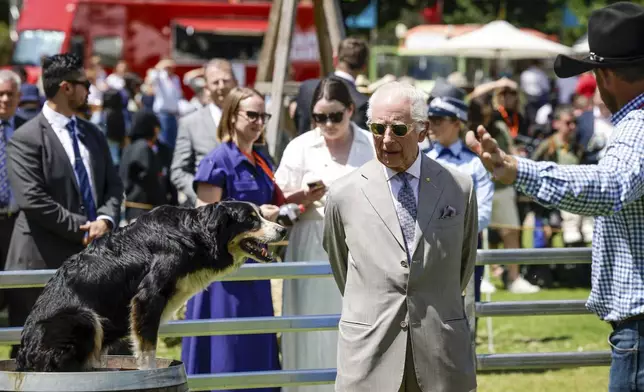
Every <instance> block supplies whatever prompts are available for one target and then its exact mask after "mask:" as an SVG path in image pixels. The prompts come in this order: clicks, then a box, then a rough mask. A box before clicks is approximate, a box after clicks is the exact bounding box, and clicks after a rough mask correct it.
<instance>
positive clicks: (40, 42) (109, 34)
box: [12, 0, 320, 85]
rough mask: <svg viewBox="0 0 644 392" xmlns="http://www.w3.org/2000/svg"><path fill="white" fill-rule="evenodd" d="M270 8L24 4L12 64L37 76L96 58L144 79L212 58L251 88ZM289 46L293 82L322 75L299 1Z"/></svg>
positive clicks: (197, 2)
mask: <svg viewBox="0 0 644 392" xmlns="http://www.w3.org/2000/svg"><path fill="white" fill-rule="evenodd" d="M271 5H272V2H271V1H267V0H259V1H253V2H247V1H243V0H236V1H235V0H231V1H225V0H224V1H222V0H24V2H23V8H22V11H21V14H20V18H19V19H18V23H17V25H16V30H17V33H18V40H17V42H16V44H15V48H14V52H13V56H12V65H22V66H25V68H26V69H27V72H28V75H29V80H30V81H31V82H35V81H36V80H37V78H38V76H39V64H40V58H41V56H43V55H53V54H56V53H62V52H74V53H77V54H79V55H81V56H83V58H84V59H88V58H89V56H91V55H92V54H98V55H100V56H101V58H102V62H103V64H104V65H105V66H106V67H107V68H108V69H109V68H111V67H112V66H114V65H115V64H116V62H117V61H118V60H120V59H123V60H125V61H127V63H128V64H129V66H130V70H131V71H134V72H136V73H138V74H139V75H140V76H142V77H143V76H145V74H146V71H147V70H148V69H149V68H152V67H154V65H155V64H156V63H157V62H158V61H159V60H160V59H161V58H164V57H170V58H172V59H174V61H175V62H176V64H177V73H178V74H179V75H180V76H183V74H184V73H185V72H187V71H189V70H191V69H194V68H197V67H199V66H201V65H203V64H204V62H206V61H207V60H208V59H210V58H213V57H220V58H226V59H228V60H230V61H232V62H233V64H234V67H235V72H236V74H237V77H238V78H239V79H240V83H241V84H244V85H252V84H253V83H254V81H255V75H256V72H257V60H258V57H259V52H260V50H261V47H262V39H263V37H264V34H265V33H266V30H267V28H268V19H269V13H270V9H271ZM292 41H293V43H292V47H291V64H292V66H293V71H294V75H293V77H294V79H295V80H298V81H301V80H305V79H308V78H315V77H318V76H319V72H320V64H319V53H318V45H317V37H316V33H315V23H314V18H313V5H312V3H310V2H308V3H307V2H300V4H299V5H298V9H297V20H296V24H295V28H294V35H293V40H292Z"/></svg>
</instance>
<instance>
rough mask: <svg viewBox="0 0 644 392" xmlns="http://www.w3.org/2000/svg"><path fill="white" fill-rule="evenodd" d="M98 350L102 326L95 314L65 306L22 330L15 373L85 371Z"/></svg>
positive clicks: (75, 307)
mask: <svg viewBox="0 0 644 392" xmlns="http://www.w3.org/2000/svg"><path fill="white" fill-rule="evenodd" d="M102 346H103V326H102V324H101V319H100V317H99V316H98V314H96V312H94V311H93V310H91V309H87V308H84V307H81V306H68V307H65V308H63V309H61V310H60V311H58V312H56V313H54V314H53V315H52V316H50V317H48V318H46V319H43V320H39V321H36V322H34V323H33V324H31V325H27V326H25V329H24V331H23V333H22V342H21V347H20V350H19V351H18V354H17V357H16V370H18V371H32V372H75V371H76V372H77V371H83V370H88V369H89V368H91V367H92V366H94V365H96V364H97V362H98V361H99V360H100V355H101V351H102Z"/></svg>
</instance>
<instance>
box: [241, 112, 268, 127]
mask: <svg viewBox="0 0 644 392" xmlns="http://www.w3.org/2000/svg"><path fill="white" fill-rule="evenodd" d="M240 113H244V114H245V115H246V118H247V119H248V121H250V122H252V123H255V122H257V120H259V119H260V118H261V119H262V122H263V123H264V124H266V123H268V121H269V120H270V119H271V117H272V116H271V115H270V114H268V113H259V112H255V111H252V110H247V111H245V112H240Z"/></svg>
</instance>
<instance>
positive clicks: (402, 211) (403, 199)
mask: <svg viewBox="0 0 644 392" xmlns="http://www.w3.org/2000/svg"><path fill="white" fill-rule="evenodd" d="M397 176H398V178H400V180H401V181H402V183H403V186H402V187H401V188H400V191H398V204H397V205H396V209H397V211H396V212H397V213H398V221H399V222H400V228H401V229H402V232H403V236H404V238H405V246H406V247H407V255H408V256H409V257H411V255H412V252H413V251H414V250H413V249H411V247H412V245H413V243H414V237H415V234H416V197H415V196H414V190H413V189H412V188H411V184H410V183H409V180H410V179H411V174H409V173H407V172H402V173H398V174H397Z"/></svg>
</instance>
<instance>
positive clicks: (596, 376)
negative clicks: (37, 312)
mask: <svg viewBox="0 0 644 392" xmlns="http://www.w3.org/2000/svg"><path fill="white" fill-rule="evenodd" d="M587 296H588V291H587V290H582V289H575V290H570V289H555V290H542V291H541V292H539V293H537V294H533V295H515V294H510V293H508V292H507V291H504V290H498V291H497V292H496V293H495V294H493V295H492V300H493V301H527V300H555V299H586V297H587ZM483 298H484V299H485V297H483ZM492 329H493V331H494V335H493V338H494V339H493V342H494V350H495V352H496V353H516V352H556V351H584V350H585V351H596V350H608V345H607V343H606V339H607V337H608V334H609V332H610V327H609V326H608V325H607V324H605V323H603V322H601V321H600V320H599V319H598V318H597V317H596V316H594V315H591V314H589V315H584V316H530V317H528V316H523V317H493V318H492ZM477 335H478V336H477V341H478V346H477V350H478V352H479V353H489V350H488V333H487V318H481V319H479V327H478V334H477ZM162 347H163V348H162V349H160V353H159V356H160V357H165V358H179V357H180V355H181V354H180V350H179V347H173V348H170V349H167V348H166V347H165V345H162ZM478 383H479V388H478V389H477V392H595V391H606V390H607V385H608V367H586V368H577V369H564V370H549V371H536V372H505V373H496V372H495V373H480V374H479V375H478Z"/></svg>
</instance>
